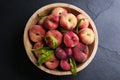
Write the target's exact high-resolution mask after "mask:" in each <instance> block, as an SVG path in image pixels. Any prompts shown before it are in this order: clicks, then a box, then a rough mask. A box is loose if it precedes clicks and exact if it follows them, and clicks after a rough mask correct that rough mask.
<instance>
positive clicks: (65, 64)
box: [60, 59, 71, 70]
mask: <svg viewBox="0 0 120 80" xmlns="http://www.w3.org/2000/svg"><path fill="white" fill-rule="evenodd" d="M60 66H61V68H62V69H63V70H70V69H71V66H70V63H69V60H68V59H65V60H61V61H60Z"/></svg>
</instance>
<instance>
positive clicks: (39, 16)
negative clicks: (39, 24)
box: [37, 14, 48, 19]
mask: <svg viewBox="0 0 120 80" xmlns="http://www.w3.org/2000/svg"><path fill="white" fill-rule="evenodd" d="M47 15H48V14H41V15H40V14H37V16H38V18H40V19H42V18H43V17H45V16H47Z"/></svg>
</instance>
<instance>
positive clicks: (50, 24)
mask: <svg viewBox="0 0 120 80" xmlns="http://www.w3.org/2000/svg"><path fill="white" fill-rule="evenodd" d="M58 24H59V16H56V15H50V16H48V17H47V18H46V19H45V21H44V26H45V28H46V29H49V30H53V29H56V28H57V27H58Z"/></svg>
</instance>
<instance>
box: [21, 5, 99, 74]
mask: <svg viewBox="0 0 120 80" xmlns="http://www.w3.org/2000/svg"><path fill="white" fill-rule="evenodd" d="M51 6H52V7H58V6H60V7H69V8H72V9H74V10H76V11H78V12H80V13H83V14H85V15H86V16H87V17H88V19H89V20H90V24H91V25H92V29H93V31H94V33H95V41H94V48H93V51H92V54H91V55H90V57H89V58H88V59H87V61H86V62H84V65H81V67H78V68H77V72H79V71H81V70H83V69H84V68H86V67H87V66H88V64H90V63H91V61H92V60H93V58H94V57H95V54H96V51H97V48H98V33H97V29H96V26H95V24H94V22H93V20H92V19H91V18H90V16H89V15H88V14H87V13H86V12H85V11H83V10H82V9H81V8H79V7H77V6H74V5H72V4H68V3H52V4H47V5H45V6H43V7H41V8H39V9H38V10H37V11H35V12H34V13H33V15H32V16H31V17H30V18H29V20H28V21H27V23H26V26H25V29H24V35H23V43H24V47H25V50H26V53H27V55H28V57H29V59H30V61H31V62H32V63H33V64H34V65H35V66H37V67H38V68H39V69H41V70H42V71H44V72H46V73H49V74H53V75H59V76H60V75H71V74H72V73H71V71H64V72H63V71H59V72H58V71H56V70H50V69H47V68H45V67H44V66H38V65H37V63H36V60H35V59H33V57H32V56H33V55H31V54H29V53H31V51H30V49H28V48H27V46H26V45H25V44H26V41H28V40H26V37H28V36H27V32H26V30H27V31H28V26H29V23H30V22H31V21H32V20H33V18H34V17H35V16H36V15H37V14H38V12H40V11H44V10H46V9H47V8H48V7H51ZM29 46H31V45H29Z"/></svg>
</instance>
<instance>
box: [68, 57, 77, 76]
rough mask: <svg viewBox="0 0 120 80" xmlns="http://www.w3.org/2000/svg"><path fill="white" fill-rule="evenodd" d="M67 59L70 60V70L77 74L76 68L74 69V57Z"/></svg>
mask: <svg viewBox="0 0 120 80" xmlns="http://www.w3.org/2000/svg"><path fill="white" fill-rule="evenodd" d="M69 61H70V65H71V72H72V74H73V75H76V74H77V69H76V63H75V60H74V58H73V57H71V58H70V59H69Z"/></svg>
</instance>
